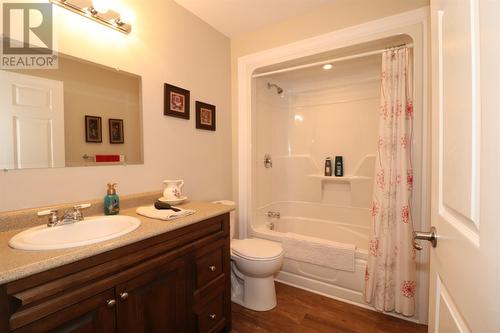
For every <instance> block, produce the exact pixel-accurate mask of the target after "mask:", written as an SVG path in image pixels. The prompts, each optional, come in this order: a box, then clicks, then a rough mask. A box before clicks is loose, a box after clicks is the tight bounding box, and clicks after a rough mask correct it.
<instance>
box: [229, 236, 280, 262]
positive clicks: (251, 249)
mask: <svg viewBox="0 0 500 333" xmlns="http://www.w3.org/2000/svg"><path fill="white" fill-rule="evenodd" d="M231 250H232V251H233V253H234V254H236V255H238V256H240V257H243V258H247V259H252V260H269V259H274V258H276V257H279V256H280V255H281V254H282V252H283V249H282V248H281V246H280V245H278V244H276V243H273V242H270V241H266V240H263V239H255V238H248V239H233V240H232V241H231Z"/></svg>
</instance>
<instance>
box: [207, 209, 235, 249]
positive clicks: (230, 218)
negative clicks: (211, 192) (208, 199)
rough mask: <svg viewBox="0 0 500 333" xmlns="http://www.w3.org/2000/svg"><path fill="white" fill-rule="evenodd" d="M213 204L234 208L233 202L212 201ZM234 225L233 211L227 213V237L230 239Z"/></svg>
mask: <svg viewBox="0 0 500 333" xmlns="http://www.w3.org/2000/svg"><path fill="white" fill-rule="evenodd" d="M212 203H214V204H220V205H228V206H234V201H231V200H217V201H212ZM235 223H236V212H235V211H234V210H232V211H230V212H229V237H230V239H233V238H234V230H235V229H234V227H235Z"/></svg>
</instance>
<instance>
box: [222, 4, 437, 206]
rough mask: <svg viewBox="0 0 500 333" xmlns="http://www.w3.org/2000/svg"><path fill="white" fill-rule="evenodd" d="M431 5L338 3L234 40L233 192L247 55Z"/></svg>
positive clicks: (232, 94) (235, 188)
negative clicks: (241, 65)
mask: <svg viewBox="0 0 500 333" xmlns="http://www.w3.org/2000/svg"><path fill="white" fill-rule="evenodd" d="M428 5H429V0H337V1H335V2H334V3H333V4H331V5H325V6H322V7H320V8H318V9H317V10H313V11H311V12H308V13H305V14H303V15H301V16H297V17H294V18H291V19H288V20H286V21H284V22H280V23H278V24H276V25H273V26H270V27H267V28H264V29H261V30H258V31H255V32H251V33H248V34H245V35H242V36H239V37H236V38H233V39H232V40H231V97H232V98H231V102H232V104H231V105H232V112H233V117H232V123H233V131H232V137H233V157H234V158H233V193H234V197H235V198H236V196H237V194H238V187H237V186H238V183H237V173H238V160H237V158H238V138H237V137H238V107H237V105H238V97H237V75H238V73H237V63H238V58H239V57H241V56H244V55H248V54H252V53H255V52H259V51H263V50H267V49H270V48H273V47H277V46H280V45H285V44H288V43H292V42H296V41H299V40H302V39H306V38H310V37H314V36H318V35H321V34H325V33H328V32H331V31H335V30H339V29H342V28H346V27H349V26H353V25H356V24H360V23H364V22H368V21H371V20H376V19H379V18H382V17H386V16H390V15H395V14H397V13H401V12H405V11H409V10H412V9H416V8H420V7H424V6H428Z"/></svg>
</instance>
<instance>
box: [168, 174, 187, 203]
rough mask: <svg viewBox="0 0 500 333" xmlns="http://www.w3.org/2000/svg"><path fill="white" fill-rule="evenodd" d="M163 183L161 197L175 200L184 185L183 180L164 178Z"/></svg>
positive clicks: (180, 193) (180, 195) (180, 194)
mask: <svg viewBox="0 0 500 333" xmlns="http://www.w3.org/2000/svg"><path fill="white" fill-rule="evenodd" d="M163 184H165V185H166V187H165V189H164V190H163V197H164V198H165V199H167V200H177V199H179V198H180V197H182V187H183V186H184V180H182V179H177V180H164V181H163Z"/></svg>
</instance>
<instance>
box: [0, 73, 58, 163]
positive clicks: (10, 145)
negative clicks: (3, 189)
mask: <svg viewBox="0 0 500 333" xmlns="http://www.w3.org/2000/svg"><path fill="white" fill-rule="evenodd" d="M63 88H64V84H63V82H61V81H57V80H49V79H45V78H40V77H35V76H30V75H24V74H18V73H12V72H5V71H0V147H1V148H0V168H2V169H20V168H48V167H49V168H50V167H64V164H65V154H64V145H65V142H64V95H63V91H64V89H63Z"/></svg>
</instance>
